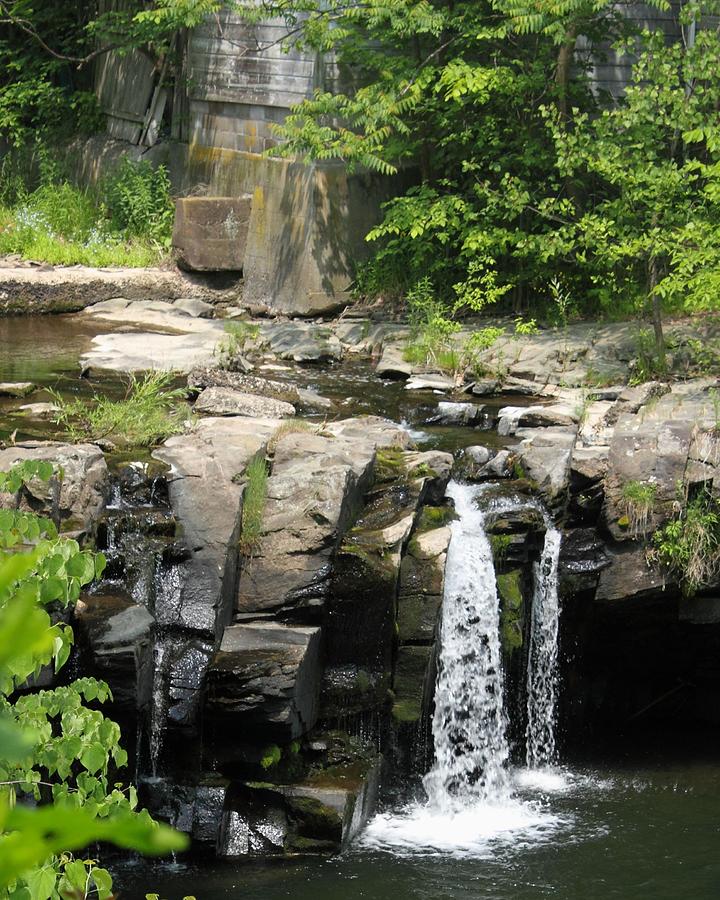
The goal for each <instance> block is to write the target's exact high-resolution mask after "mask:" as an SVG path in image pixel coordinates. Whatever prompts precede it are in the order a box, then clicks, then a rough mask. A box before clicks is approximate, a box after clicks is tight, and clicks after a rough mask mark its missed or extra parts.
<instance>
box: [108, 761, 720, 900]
mask: <svg viewBox="0 0 720 900" xmlns="http://www.w3.org/2000/svg"><path fill="white" fill-rule="evenodd" d="M516 793H517V799H516V800H515V801H513V803H514V807H513V809H509V808H499V809H496V810H493V809H490V810H484V811H480V812H479V813H478V815H477V817H476V819H472V818H471V819H470V821H469V822H467V821H465V822H462V821H459V822H458V823H457V824H456V825H454V824H453V822H452V820H439V821H438V823H437V829H436V830H435V832H434V834H435V836H436V837H435V840H436V842H437V843H438V844H439V845H440V846H442V847H443V848H444V849H442V850H433V849H431V848H429V847H426V846H422V841H424V840H427V839H428V833H429V834H430V840H431V841H432V840H433V837H432V835H433V829H432V827H431V828H430V830H429V832H423V831H422V828H421V829H420V833H421V840H420V844H419V845H418V843H417V841H418V835H417V834H416V833H414V832H413V830H412V829H409V831H410V834H409V835H408V833H407V831H408V829H406V833H405V835H404V837H403V836H402V828H401V829H400V834H401V837H400V839H398V838H397V835H396V836H395V843H394V844H393V843H392V842H390V843H386V845H385V846H383V839H387V834H388V832H391V828H389V827H387V826H385V825H383V827H381V828H379V829H378V828H377V827H375V826H373V824H371V826H370V828H369V834H370V835H371V837H368V836H365V837H363V836H361V837H360V839H359V841H357V842H356V845H355V846H353V847H351V848H350V849H349V850H348V851H347V852H346V853H344V854H343V855H342V856H340V857H337V858H334V859H327V860H323V859H298V860H294V861H289V862H276V863H272V862H271V863H265V864H262V865H260V864H247V863H239V862H224V863H217V862H216V863H212V864H210V863H209V864H208V865H207V866H202V865H196V864H195V865H192V864H190V865H185V864H183V863H182V862H179V863H174V864H173V863H163V862H153V863H152V864H149V865H148V864H146V863H136V864H134V865H123V866H119V867H117V868H116V873H115V874H116V885H117V886H118V887H119V888H120V889H121V890H122V894H121V896H122V897H127V898H133V900H134V898H141V897H143V896H144V892H145V891H146V890H152V891H157V892H159V893H160V894H161V896H162V897H163V898H165V900H180V898H182V897H183V896H185V895H194V896H196V897H197V898H198V900H221V898H223V900H224V898H238V900H240V898H242V900H281V898H293V900H360V898H363V900H366V898H372V900H409V898H413V900H531V898H554V900H608V898H619V900H645V898H648V900H649V898H656V900H680V898H688V900H715V898H718V897H720V765H718V764H717V763H716V764H712V763H707V762H702V763H692V762H684V763H679V764H667V763H665V764H657V765H653V766H650V767H648V766H645V767H644V766H643V765H642V764H635V765H634V766H632V767H622V768H611V769H608V768H603V769H598V770H596V769H585V770H576V771H575V772H573V773H568V772H565V773H564V774H560V775H557V774H555V775H553V776H546V777H545V778H544V779H539V780H538V781H537V782H535V783H530V784H527V783H524V782H523V777H522V773H521V774H520V777H519V782H518V785H517V786H516ZM523 810H524V811H526V812H527V811H529V813H530V815H529V818H528V821H527V822H525V823H523V821H522V817H523V813H522V811H523ZM518 812H520V813H521V814H520V820H519V824H518V822H515V821H514V818H513V817H516V818H517V814H518ZM508 817H509V818H508ZM390 818H392V817H390ZM391 824H392V822H391ZM513 824H514V825H515V827H513ZM473 829H475V832H476V835H477V836H476V838H475V839H474V845H473V835H472V832H473ZM415 831H417V829H415ZM374 832H379V837H378V834H377V833H375V834H374ZM493 832H495V833H493ZM454 840H456V841H457V844H458V847H456V848H454V849H453V848H452V847H451V846H448V845H452V844H453V841H454ZM413 841H415V844H414V843H413ZM468 842H469V843H470V845H473V846H471V849H469V850H468V848H467V846H465V848H464V849H463V843H464V844H465V845H467V844H468Z"/></svg>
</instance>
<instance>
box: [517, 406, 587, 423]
mask: <svg viewBox="0 0 720 900" xmlns="http://www.w3.org/2000/svg"><path fill="white" fill-rule="evenodd" d="M578 420H579V416H578V414H577V412H576V411H575V410H574V409H573V408H572V407H571V406H569V405H568V404H566V403H553V404H551V405H550V406H529V407H527V408H526V409H525V410H524V411H523V412H522V413H521V414H520V416H519V417H518V420H517V423H518V425H519V426H520V427H521V428H547V427H548V426H549V425H576V424H577V422H578Z"/></svg>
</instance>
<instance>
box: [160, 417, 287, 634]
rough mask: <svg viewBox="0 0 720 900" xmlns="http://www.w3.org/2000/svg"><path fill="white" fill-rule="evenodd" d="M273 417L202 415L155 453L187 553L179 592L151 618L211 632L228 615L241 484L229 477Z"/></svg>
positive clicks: (263, 439) (262, 439)
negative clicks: (165, 472) (164, 468)
mask: <svg viewBox="0 0 720 900" xmlns="http://www.w3.org/2000/svg"><path fill="white" fill-rule="evenodd" d="M279 425H280V420H279V419H251V418H245V417H227V418H207V419H201V420H200V421H199V422H198V423H197V425H196V427H195V429H194V430H193V431H192V432H190V433H188V434H182V435H176V436H175V437H171V438H169V440H168V441H167V442H166V443H165V444H164V446H162V447H160V448H159V449H158V450H156V451H155V453H154V456H155V457H156V458H157V459H159V460H161V461H162V462H164V463H166V464H167V465H169V466H170V467H171V468H172V476H171V478H170V479H169V495H170V504H171V506H172V509H173V512H174V514H175V516H176V518H177V519H178V521H179V522H180V524H181V526H182V529H183V542H184V545H185V548H186V553H187V559H186V561H185V563H184V565H183V567H182V568H183V571H182V581H181V585H180V586H179V589H178V592H177V593H178V596H177V597H176V598H175V601H174V603H173V604H172V605H171V606H170V608H168V609H166V610H161V609H159V610H157V613H156V614H157V617H158V621H160V622H161V624H163V625H166V626H175V627H180V628H186V629H191V630H194V631H200V632H204V633H206V634H211V635H215V636H218V635H219V634H220V633H221V631H222V627H223V625H225V624H226V623H227V622H228V621H229V620H230V617H231V612H232V606H233V602H232V601H233V591H234V586H235V577H236V572H237V556H238V540H239V537H240V521H241V497H242V492H243V488H242V487H241V486H240V485H239V484H238V483H237V480H236V479H235V478H234V476H236V475H240V474H241V473H242V472H243V471H244V469H245V468H246V466H247V464H248V463H249V461H250V460H251V459H252V458H253V457H254V456H255V455H256V454H257V453H258V452H259V451H260V450H261V449H262V448H263V447H264V445H265V444H266V443H267V441H268V439H269V438H270V436H271V435H272V434H273V433H274V432H275V431H276V430H277V428H278V427H279Z"/></svg>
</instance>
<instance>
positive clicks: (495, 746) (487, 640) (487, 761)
mask: <svg viewBox="0 0 720 900" xmlns="http://www.w3.org/2000/svg"><path fill="white" fill-rule="evenodd" d="M481 492H482V488H481V487H477V486H470V485H464V484H458V483H456V482H452V483H451V484H450V485H449V487H448V496H449V497H451V498H452V499H453V500H454V501H455V510H456V512H457V513H458V516H459V518H458V519H457V520H456V521H454V522H453V524H452V537H451V541H450V546H449V548H448V556H447V565H446V576H445V588H444V596H443V611H442V625H441V633H440V657H439V662H438V678H437V686H436V691H435V714H434V718H433V737H434V740H435V754H436V760H435V764H434V766H433V768H432V769H431V770H430V772H429V773H428V774H427V775H426V776H425V789H426V791H427V793H428V797H429V800H430V803H431V804H432V805H434V806H436V807H438V808H439V809H441V810H443V811H444V812H450V811H452V810H455V809H458V808H463V807H467V806H471V805H473V804H475V803H477V802H478V801H488V800H490V801H492V800H499V799H502V798H503V797H505V796H507V795H508V793H509V783H508V776H507V772H506V768H505V764H506V762H507V758H508V744H507V739H506V736H505V730H506V719H505V710H504V705H503V672H502V661H501V652H500V628H499V604H498V597H497V586H496V582H495V569H494V566H493V557H492V549H491V547H490V541H489V540H488V537H487V535H486V533H485V526H484V517H483V513H482V512H481V511H480V510H479V509H478V507H477V503H476V501H477V498H478V495H479V494H480V493H481Z"/></svg>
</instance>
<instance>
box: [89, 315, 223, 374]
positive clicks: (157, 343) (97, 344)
mask: <svg viewBox="0 0 720 900" xmlns="http://www.w3.org/2000/svg"><path fill="white" fill-rule="evenodd" d="M183 318H184V319H186V320H187V317H186V316H183ZM192 321H193V322H198V321H203V322H204V321H206V320H204V319H202V320H197V319H193V320H192ZM209 324H210V323H209ZM213 324H217V323H213ZM223 334H224V332H223V331H222V329H221V328H219V327H215V328H212V329H208V330H203V331H201V332H199V333H193V334H156V333H154V332H138V333H135V332H131V333H114V334H103V335H98V336H97V337H95V338H93V340H92V347H91V349H90V350H89V351H88V352H87V353H85V354H84V355H83V356H82V357H81V360H80V363H81V366H82V367H83V369H85V370H90V371H93V370H95V369H106V370H110V371H114V372H145V371H151V370H161V371H163V372H169V371H172V372H179V373H183V372H189V371H190V370H191V369H194V368H196V367H197V366H209V365H212V363H213V362H214V361H215V359H216V348H217V344H218V342H219V341H220V340H222V338H223Z"/></svg>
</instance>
